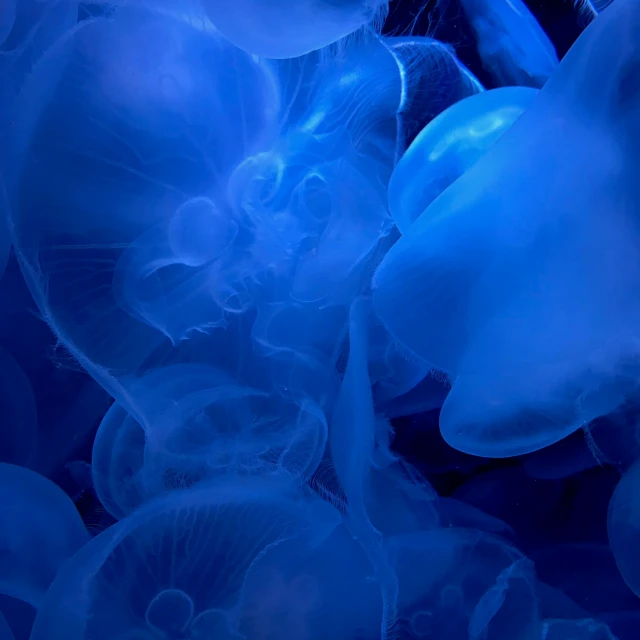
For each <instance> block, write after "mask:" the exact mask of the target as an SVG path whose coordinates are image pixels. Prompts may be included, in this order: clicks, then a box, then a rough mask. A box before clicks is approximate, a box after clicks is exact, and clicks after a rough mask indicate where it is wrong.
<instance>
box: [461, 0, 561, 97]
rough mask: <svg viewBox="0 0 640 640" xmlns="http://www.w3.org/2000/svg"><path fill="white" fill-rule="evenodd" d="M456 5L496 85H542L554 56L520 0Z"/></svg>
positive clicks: (466, 1)
mask: <svg viewBox="0 0 640 640" xmlns="http://www.w3.org/2000/svg"><path fill="white" fill-rule="evenodd" d="M460 5H461V7H462V10H463V12H464V14H465V16H466V18H467V20H468V21H469V24H470V25H471V27H472V29H473V31H474V32H475V35H476V40H477V46H478V53H479V54H480V58H482V62H483V64H484V66H485V67H486V69H487V71H489V72H490V73H491V74H492V75H493V77H494V78H495V80H496V82H497V83H498V84H499V85H524V86H528V87H542V85H544V83H545V82H546V81H547V79H548V78H549V76H551V74H552V73H553V72H554V70H555V68H556V67H557V66H558V56H557V54H556V50H555V49H554V47H553V44H552V43H551V41H550V40H549V38H548V36H547V34H546V33H545V32H544V31H543V29H542V27H541V26H540V25H539V24H538V21H537V20H536V19H535V18H534V17H533V15H532V14H531V12H530V11H529V9H527V6H526V5H525V3H524V2H523V1H522V0H460Z"/></svg>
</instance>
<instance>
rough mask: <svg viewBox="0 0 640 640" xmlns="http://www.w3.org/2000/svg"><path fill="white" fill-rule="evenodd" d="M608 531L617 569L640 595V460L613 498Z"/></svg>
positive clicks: (628, 473)
mask: <svg viewBox="0 0 640 640" xmlns="http://www.w3.org/2000/svg"><path fill="white" fill-rule="evenodd" d="M607 530H608V533H609V543H610V545H611V551H612V552H613V555H614V557H615V559H616V564H617V565H618V569H619V570H620V573H621V574H622V577H623V578H624V581H625V582H626V583H627V585H629V588H630V589H631V590H632V591H633V592H634V593H635V594H636V595H637V596H639V597H640V548H639V547H638V540H639V538H640V462H636V463H635V464H634V465H633V466H632V467H631V468H630V469H629V470H628V471H627V472H626V473H625V474H624V476H623V477H622V480H620V482H619V484H618V486H617V487H616V489H615V491H614V493H613V496H612V497H611V501H610V503H609V513H608V517H607Z"/></svg>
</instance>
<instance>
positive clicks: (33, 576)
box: [0, 463, 89, 607]
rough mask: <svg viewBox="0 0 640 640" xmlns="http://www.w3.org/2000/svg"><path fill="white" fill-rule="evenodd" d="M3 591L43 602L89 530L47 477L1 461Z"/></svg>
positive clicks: (0, 579) (35, 603)
mask: <svg viewBox="0 0 640 640" xmlns="http://www.w3.org/2000/svg"><path fill="white" fill-rule="evenodd" d="M0 522H1V523H2V528H1V530H0V593H2V594H5V595H9V596H12V597H14V598H18V599H19V600H23V601H24V602H28V603H30V604H31V605H33V606H35V607H37V606H39V604H40V602H41V600H42V598H43V596H44V594H45V592H46V591H47V589H48V588H49V585H50V584H51V582H52V580H53V579H54V578H55V576H56V574H57V572H58V569H59V567H60V565H61V564H62V563H63V562H64V561H65V560H66V559H67V558H69V557H70V556H72V555H73V554H74V553H75V552H76V551H78V549H80V547H82V545H84V544H85V543H86V542H87V541H88V539H89V534H88V533H87V530H86V529H85V526H84V524H83V522H82V519H81V518H80V514H79V513H78V511H77V510H76V508H75V506H74V504H73V502H71V500H70V499H69V497H68V496H67V495H66V494H65V493H64V492H63V491H62V489H60V488H59V487H57V486H56V485H55V484H53V483H52V482H51V481H50V480H47V479H46V478H44V477H43V476H40V475H38V474H37V473H35V472H33V471H30V470H29V469H24V468H23V467H17V466H14V465H11V464H4V463H0Z"/></svg>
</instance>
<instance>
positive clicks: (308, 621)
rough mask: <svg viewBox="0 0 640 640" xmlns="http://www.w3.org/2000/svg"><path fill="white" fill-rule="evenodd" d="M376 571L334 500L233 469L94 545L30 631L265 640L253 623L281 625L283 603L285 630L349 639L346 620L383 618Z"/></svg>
mask: <svg viewBox="0 0 640 640" xmlns="http://www.w3.org/2000/svg"><path fill="white" fill-rule="evenodd" d="M274 561H275V562H274ZM370 570H371V568H370V566H369V564H368V562H367V561H366V558H364V557H363V554H362V552H360V553H358V547H357V544H356V543H355V542H354V541H353V540H352V539H351V538H350V536H348V534H347V533H346V531H345V530H344V526H343V525H342V524H341V521H340V516H339V514H338V513H337V512H336V511H335V510H334V509H333V508H332V507H331V506H330V505H328V504H327V503H326V502H323V501H321V500H319V499H318V498H314V497H313V496H309V495H306V494H305V493H304V492H300V491H299V490H293V489H292V488H291V487H290V485H287V484H284V485H283V484H281V483H279V482H278V480H277V479H275V478H272V479H270V480H265V479H260V480H255V479H254V480H248V479H242V478H226V479H225V480H224V481H223V482H218V483H215V484H212V485H207V486H201V487H193V488H191V489H187V490H185V491H182V492H179V493H174V494H169V495H167V496H163V497H161V498H159V499H157V500H154V501H152V502H150V503H148V504H147V505H145V506H143V507H142V508H141V509H138V510H137V511H135V512H134V513H132V514H131V515H130V516H128V517H126V518H124V519H123V520H121V521H120V522H119V523H117V524H116V525H114V526H113V527H111V528H110V529H107V530H106V531H105V532H103V533H101V534H99V535H98V536H97V537H96V538H94V539H93V540H92V541H91V542H89V544H87V545H86V546H85V547H84V548H83V549H82V550H81V552H80V553H78V554H76V555H75V556H74V558H73V559H72V560H71V561H70V562H68V563H67V564H66V565H65V566H64V568H63V569H62V570H61V571H60V573H59V574H58V576H57V577H56V580H55V581H54V583H53V585H52V586H51V588H50V589H49V591H48V593H47V596H46V598H45V600H44V602H43V603H42V605H41V606H40V608H39V611H38V614H37V617H36V620H35V623H34V627H33V632H32V637H33V638H34V639H36V640H38V639H40V638H48V639H58V638H60V639H62V638H66V639H67V640H81V639H83V638H94V639H95V640H101V639H103V638H104V639H106V638H109V639H116V638H117V639H125V638H128V639H129V640H132V639H133V638H137V639H138V640H143V639H146V640H150V639H151V638H156V637H158V636H159V637H167V638H171V637H181V638H189V640H200V639H204V638H211V637H216V638H226V639H228V640H231V639H232V638H233V639H236V638H245V637H254V638H257V637H260V636H259V635H257V633H253V634H251V633H247V632H248V631H250V630H251V629H252V628H255V627H254V626H253V625H254V621H255V624H257V625H258V628H260V626H259V625H263V627H262V628H264V629H266V628H267V627H270V628H271V629H275V628H276V626H275V625H278V624H282V623H283V620H282V618H281V617H280V615H279V614H281V613H284V612H286V613H287V614H288V615H289V616H290V618H289V620H288V623H289V624H290V625H291V627H287V628H299V627H300V626H304V627H305V628H308V629H311V630H312V633H313V635H310V636H308V637H310V638H323V637H337V638H345V640H346V638H350V637H353V636H348V635H339V634H340V633H341V631H340V630H341V629H343V628H351V627H352V625H356V626H358V625H359V623H360V624H363V625H365V628H366V627H367V626H368V627H374V625H375V619H376V617H378V624H379V613H378V614H376V607H377V609H378V611H379V609H380V605H379V602H380V596H379V591H378V589H377V587H376V585H375V584H373V583H371V581H368V580H367V576H368V575H369V572H370ZM342 579H344V580H345V583H344V584H345V587H344V589H345V590H344V591H342V590H339V591H338V593H336V592H335V588H336V585H339V584H340V582H341V580H342ZM87 587H88V588H87ZM348 588H352V589H353V590H352V591H351V592H349V591H348ZM341 599H342V602H341V603H340V600H341ZM352 603H357V604H358V605H359V611H358V612H357V613H356V612H355V610H354V611H349V610H348V607H350V606H351V604H352ZM276 605H277V606H276ZM334 605H338V606H340V607H341V608H340V611H341V612H344V613H345V614H346V616H347V620H345V619H342V618H339V619H338V620H335V619H333V618H332V613H331V611H332V606H334ZM363 613H364V614H365V615H363ZM367 616H368V619H367ZM349 621H350V622H349ZM374 628H375V627H374ZM291 637H296V636H291Z"/></svg>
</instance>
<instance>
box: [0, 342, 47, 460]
mask: <svg viewBox="0 0 640 640" xmlns="http://www.w3.org/2000/svg"><path fill="white" fill-rule="evenodd" d="M0 415H1V416H2V420H1V422H0V462H10V463H12V464H19V465H24V466H28V465H29V463H33V462H34V453H35V449H36V446H37V444H38V442H37V439H38V418H37V414H36V399H35V396H34V394H33V389H32V387H31V382H29V379H28V378H27V376H26V375H25V374H24V372H23V371H22V369H21V368H20V365H19V364H18V363H17V362H16V361H15V360H14V358H13V357H12V356H11V355H10V354H9V353H8V352H7V351H6V350H5V349H4V348H2V347H0Z"/></svg>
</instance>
